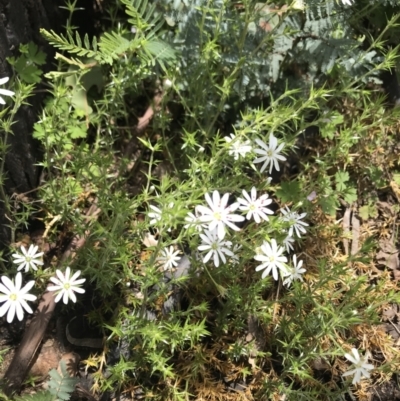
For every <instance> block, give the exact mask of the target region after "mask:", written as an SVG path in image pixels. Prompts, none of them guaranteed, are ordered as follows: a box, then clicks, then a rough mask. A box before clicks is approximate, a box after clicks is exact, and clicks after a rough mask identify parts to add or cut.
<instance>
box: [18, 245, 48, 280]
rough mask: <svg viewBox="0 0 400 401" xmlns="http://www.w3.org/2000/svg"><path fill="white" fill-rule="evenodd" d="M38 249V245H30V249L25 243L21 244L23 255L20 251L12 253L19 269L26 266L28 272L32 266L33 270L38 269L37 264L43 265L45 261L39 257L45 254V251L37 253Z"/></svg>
mask: <svg viewBox="0 0 400 401" xmlns="http://www.w3.org/2000/svg"><path fill="white" fill-rule="evenodd" d="M37 250H38V246H37V245H30V246H29V249H28V251H27V250H26V249H25V247H24V246H23V245H21V251H22V253H23V255H21V254H19V253H13V254H12V257H13V259H14V260H13V262H14V263H15V264H17V265H19V266H18V269H17V270H18V271H20V270H22V269H24V268H25V273H26V272H28V271H29V269H30V268H32V269H33V270H37V266H36V265H43V262H42V261H41V260H39V259H38V258H40V257H41V256H42V255H43V252H39V253H36V251H37Z"/></svg>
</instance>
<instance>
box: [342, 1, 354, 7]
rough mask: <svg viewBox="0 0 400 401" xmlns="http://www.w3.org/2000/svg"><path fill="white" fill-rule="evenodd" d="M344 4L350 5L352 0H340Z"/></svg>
mask: <svg viewBox="0 0 400 401" xmlns="http://www.w3.org/2000/svg"><path fill="white" fill-rule="evenodd" d="M341 1H342V4H343V5H344V6H352V5H353V1H354V0H341Z"/></svg>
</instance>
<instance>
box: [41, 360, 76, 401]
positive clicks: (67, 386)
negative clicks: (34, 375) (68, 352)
mask: <svg viewBox="0 0 400 401" xmlns="http://www.w3.org/2000/svg"><path fill="white" fill-rule="evenodd" d="M60 368H61V374H60V373H58V372H57V370H55V369H52V370H51V371H50V372H49V375H50V381H49V382H48V386H49V392H50V393H51V394H53V395H54V396H56V397H57V399H60V400H63V401H68V400H69V399H70V396H71V393H72V392H73V391H74V389H75V385H76V383H78V379H77V378H75V377H71V376H70V375H69V373H68V371H67V365H66V363H65V361H61V362H60Z"/></svg>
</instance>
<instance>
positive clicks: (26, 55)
mask: <svg viewBox="0 0 400 401" xmlns="http://www.w3.org/2000/svg"><path fill="white" fill-rule="evenodd" d="M19 51H20V52H21V55H20V56H19V57H18V58H15V57H9V58H7V61H8V62H9V63H10V64H11V65H12V66H13V67H14V68H15V70H16V72H17V73H18V75H19V77H20V79H21V80H22V81H24V82H26V83H27V84H37V83H39V82H40V81H41V80H42V74H43V71H42V70H41V69H40V68H39V67H40V66H41V65H43V64H45V62H46V55H45V53H43V52H42V51H41V50H39V48H38V46H37V45H36V44H34V43H32V42H30V43H28V44H21V45H20V46H19Z"/></svg>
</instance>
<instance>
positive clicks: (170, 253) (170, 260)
mask: <svg viewBox="0 0 400 401" xmlns="http://www.w3.org/2000/svg"><path fill="white" fill-rule="evenodd" d="M179 254H180V251H175V252H174V247H173V246H170V247H169V248H164V249H163V250H162V251H161V256H159V257H158V258H157V261H158V262H161V263H163V264H164V270H170V269H172V268H174V267H176V266H178V262H179V261H180V260H181V258H180V256H177V255H179Z"/></svg>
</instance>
